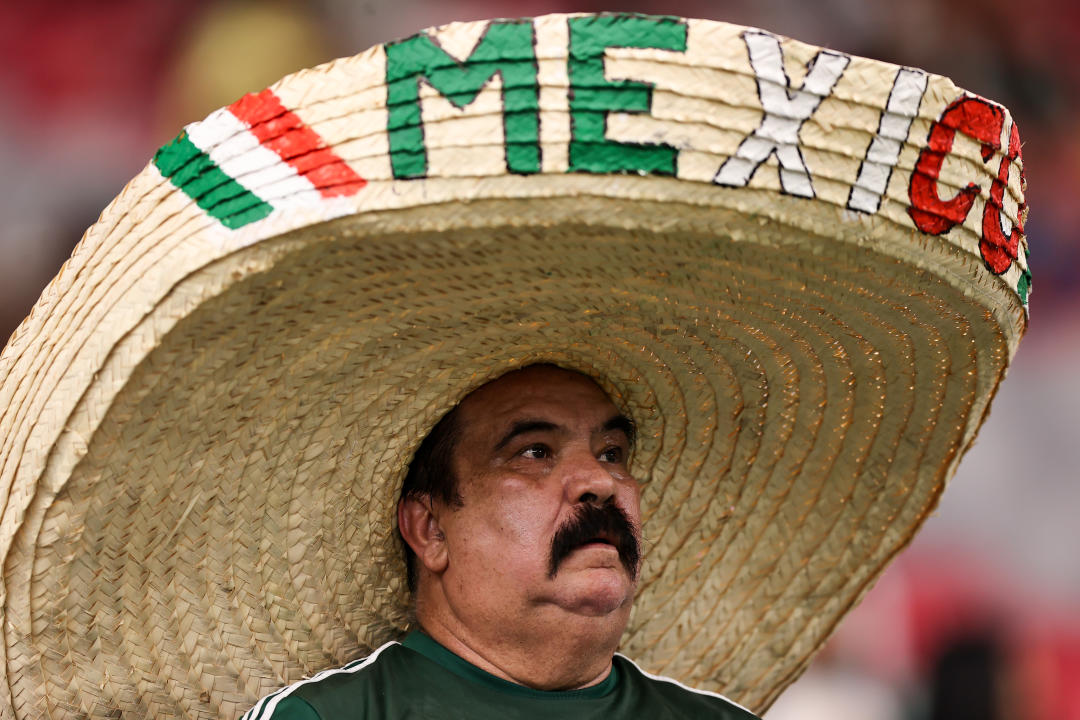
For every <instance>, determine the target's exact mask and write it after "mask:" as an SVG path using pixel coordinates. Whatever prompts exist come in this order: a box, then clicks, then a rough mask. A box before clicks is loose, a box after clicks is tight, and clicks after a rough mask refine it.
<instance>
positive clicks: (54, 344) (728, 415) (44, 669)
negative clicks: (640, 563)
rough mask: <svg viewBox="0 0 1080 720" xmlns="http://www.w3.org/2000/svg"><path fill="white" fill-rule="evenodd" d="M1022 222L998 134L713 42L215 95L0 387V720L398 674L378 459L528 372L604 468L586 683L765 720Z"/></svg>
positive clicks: (944, 100) (873, 542)
mask: <svg viewBox="0 0 1080 720" xmlns="http://www.w3.org/2000/svg"><path fill="white" fill-rule="evenodd" d="M785 98H786V101H785ZM792 123H794V126H792ZM792 127H794V130H793V129H792ZM1014 140H1015V142H1013V141H1014ZM770 143H772V144H771V145H770ZM755 158H756V159H755ZM725 168H727V169H725ZM1022 185H1023V180H1022V173H1021V164H1020V158H1019V142H1018V136H1017V135H1016V132H1015V126H1014V125H1013V123H1012V121H1011V119H1010V118H1009V115H1008V113H1007V112H1006V111H1005V110H1004V109H1002V108H1000V107H999V106H997V105H994V104H992V103H989V102H988V101H985V100H983V99H981V98H977V97H975V96H972V95H970V94H967V93H964V92H963V91H961V90H959V89H957V88H956V87H955V86H954V85H952V83H950V82H949V81H948V80H946V79H944V78H941V77H938V76H934V75H929V74H927V73H923V72H921V71H916V70H911V69H907V68H897V67H895V66H891V65H888V64H885V63H880V62H876V61H872V60H866V59H862V58H857V57H850V56H847V55H842V54H840V53H835V52H832V51H821V50H819V49H818V48H814V47H812V46H808V45H804V44H801V43H798V42H795V41H791V40H786V39H782V38H776V37H774V36H772V35H769V34H767V33H763V32H761V31H755V30H749V29H747V28H740V27H735V26H730V25H726V24H722V23H715V22H705V21H695V20H680V19H676V18H654V17H645V16H630V15H601V16H547V17H542V18H537V19H535V20H532V21H528V20H525V21H493V22H491V23H469V24H458V25H451V26H447V27H445V28H439V29H436V30H432V31H428V32H427V33H422V34H420V35H418V36H416V37H414V38H410V39H408V40H405V41H402V42H399V43H395V44H392V45H389V46H380V47H377V48H374V49H373V50H371V51H368V52H366V53H363V54H361V55H358V56H356V57H353V58H349V59H344V60H338V61H336V62H334V63H331V64H328V65H325V66H321V67H319V68H315V69H313V70H308V71H304V72H301V73H298V74H296V75H292V76H289V77H287V78H285V79H284V80H282V81H281V82H280V83H278V84H276V85H275V86H273V87H272V88H270V89H269V90H266V91H263V92H262V93H257V94H254V95H250V96H246V97H245V98H243V99H241V100H240V101H238V102H237V103H235V104H234V105H232V106H230V107H229V108H224V109H222V110H220V111H218V112H216V113H214V114H212V115H211V116H210V117H208V118H207V119H206V120H204V121H202V122H200V123H195V124H193V125H191V126H189V127H188V128H187V129H186V130H185V132H184V133H182V134H181V135H180V136H178V137H177V139H176V140H174V141H173V142H172V143H170V144H169V145H167V146H166V147H164V148H162V150H161V151H160V152H159V153H158V155H157V156H156V158H155V160H154V162H153V163H151V164H150V165H149V166H148V167H147V168H146V169H145V170H144V171H143V172H142V173H141V174H140V175H139V176H138V177H136V178H135V179H134V180H133V181H132V182H131V183H130V184H129V186H128V187H127V188H126V189H125V190H124V192H123V193H122V194H121V195H120V196H119V197H118V198H117V199H116V200H115V201H114V202H113V204H112V205H110V206H109V208H108V209H106V211H105V212H104V213H103V215H102V217H101V219H100V220H99V222H98V223H97V224H95V225H94V226H93V227H92V228H90V230H89V231H88V233H87V235H86V236H85V237H84V239H83V241H82V243H81V244H80V245H79V247H78V248H77V249H76V251H75V254H74V255H73V257H72V259H71V260H70V261H69V262H68V263H67V264H66V265H65V267H64V269H63V271H62V272H61V273H60V275H59V276H58V277H57V278H56V279H55V280H54V281H53V283H52V284H51V285H50V286H49V287H48V288H47V289H46V291H45V293H44V294H43V296H42V298H41V300H40V301H39V302H38V304H37V305H36V306H35V308H34V310H33V312H32V313H31V315H30V317H29V318H27V320H26V321H25V322H24V323H23V324H22V325H21V326H20V328H19V329H18V331H17V332H16V333H15V335H14V336H13V337H12V339H11V341H10V343H9V344H8V346H7V347H6V348H5V349H4V352H3V355H2V356H0V377H2V378H3V379H2V383H0V487H2V489H3V491H4V496H5V497H6V503H5V505H4V508H3V514H2V518H0V557H3V561H4V562H3V577H2V603H3V604H2V608H3V609H2V613H3V625H2V632H3V642H2V643H0V654H2V662H3V667H4V669H5V676H6V683H5V684H2V685H0V714H2V715H4V716H14V717H38V716H46V715H47V716H50V717H116V713H117V712H118V711H119V712H121V713H123V715H124V716H125V717H210V716H214V717H237V716H238V715H240V714H241V713H242V712H243V711H244V710H246V709H247V708H248V707H250V706H251V705H252V704H253V703H254V702H255V701H256V700H257V699H258V698H259V697H260V696H262V695H264V694H266V693H268V692H270V691H272V690H274V689H275V688H277V687H279V686H281V685H283V684H286V683H289V682H293V681H295V680H297V679H299V678H300V677H302V676H304V675H307V674H311V673H313V672H315V671H317V670H320V669H322V668H325V667H327V666H331V665H338V664H341V663H343V662H345V661H347V660H349V659H352V658H355V657H357V656H360V655H363V654H365V653H366V652H367V651H368V650H369V649H371V648H372V647H374V646H377V645H379V644H381V643H382V642H384V641H386V640H388V639H391V638H394V637H397V636H399V635H400V634H401V633H402V631H403V629H404V628H405V626H406V624H407V622H408V593H407V590H406V588H405V582H404V577H403V575H404V566H403V563H402V561H401V556H400V548H399V546H398V545H397V540H396V537H395V530H394V507H395V503H396V498H397V495H398V492H399V489H400V483H401V479H402V476H403V473H404V470H405V468H406V466H407V464H408V461H409V458H410V456H411V453H412V452H413V451H414V450H415V448H416V447H417V445H418V444H419V442H420V441H421V439H422V438H423V437H424V436H425V434H426V433H427V432H428V430H429V429H430V428H431V427H432V425H433V424H434V423H435V422H436V421H437V420H438V418H439V417H441V415H442V414H444V413H445V412H446V411H447V410H448V409H450V408H451V407H453V406H454V405H455V404H456V403H457V402H458V401H459V400H460V399H461V398H462V397H463V396H464V395H466V394H467V393H468V392H469V391H470V390H472V389H474V388H476V387H478V386H479V385H480V384H482V383H484V382H485V381H487V380H490V379H492V378H494V377H497V376H499V375H500V374H502V373H504V372H506V371H508V370H510V369H512V368H516V367H521V366H523V365H527V364H530V363H534V362H551V363H557V364H559V365H563V366H565V367H570V368H574V369H578V370H581V371H583V372H586V373H588V374H589V375H591V376H593V377H595V378H596V379H597V380H598V382H599V383H600V384H601V385H602V386H603V387H604V388H605V390H606V391H607V392H608V393H609V394H610V395H611V397H612V398H613V399H614V400H615V402H616V403H617V404H619V405H620V406H621V407H622V408H624V409H625V410H626V411H627V412H629V413H630V414H631V415H632V416H633V417H634V419H635V420H636V422H637V423H638V425H639V427H640V440H639V443H638V448H637V449H636V451H635V454H634V457H633V470H634V472H635V474H636V477H637V478H639V480H640V481H641V484H642V504H643V517H644V523H643V524H644V536H645V541H646V553H645V564H644V568H643V571H642V577H641V587H640V592H639V595H638V598H637V600H636V604H635V610H634V614H633V616H632V619H631V622H630V625H629V627H628V629H627V630H626V635H625V637H624V639H623V643H622V648H621V649H622V651H623V652H625V653H627V654H628V655H630V656H632V657H634V658H635V659H636V660H638V661H639V662H640V663H641V664H642V666H643V667H644V668H646V669H648V670H650V671H653V672H657V673H662V674H665V675H669V676H674V677H676V678H678V679H680V680H682V681H683V682H686V683H689V684H692V685H696V686H699V687H703V688H706V689H712V690H719V691H721V692H724V693H725V694H727V695H728V696H730V697H732V698H733V699H735V700H737V701H739V702H741V703H743V704H745V705H748V706H749V707H751V708H755V709H757V710H758V711H761V710H763V709H764V708H766V707H767V706H768V705H769V704H770V703H771V701H772V700H773V699H774V698H775V697H776V695H777V694H778V693H779V692H780V690H782V689H783V688H784V687H785V686H786V685H787V684H788V683H790V682H791V681H792V680H793V679H794V678H795V677H797V676H798V674H799V673H800V672H801V671H802V669H803V668H805V666H806V665H807V663H808V662H809V660H810V658H811V656H812V655H813V653H814V652H815V651H816V650H817V649H818V648H820V647H821V645H822V644H823V643H824V642H825V640H826V639H827V638H828V636H829V634H830V633H831V631H832V630H833V628H834V627H835V626H836V624H837V623H838V622H839V620H840V618H841V617H842V616H843V615H844V613H845V612H847V611H848V610H849V609H850V608H851V607H852V606H854V605H855V604H856V603H857V602H858V600H859V598H860V597H861V596H862V595H863V594H864V593H865V592H866V591H867V590H868V588H869V587H870V585H871V584H872V582H873V580H874V578H875V577H876V576H877V575H878V574H879V573H880V572H881V571H882V570H883V568H884V567H885V565H886V564H887V563H888V562H889V560H890V559H891V558H892V557H893V556H894V555H895V554H896V553H897V552H899V551H900V550H901V549H902V548H903V547H904V546H905V545H906V544H907V543H908V542H909V541H910V539H911V538H912V536H913V534H914V533H915V532H916V530H917V529H918V528H919V526H920V525H921V524H922V522H923V521H924V519H925V518H926V517H927V516H928V514H929V513H930V512H931V511H932V510H933V508H934V507H935V505H936V503H937V500H938V497H939V495H940V493H941V492H942V489H943V488H944V486H945V483H946V481H947V480H948V478H949V477H950V476H951V475H952V473H953V471H954V469H955V467H956V464H957V462H958V461H959V458H960V456H961V455H962V453H963V451H964V450H965V449H966V448H967V447H968V446H969V445H970V444H971V442H972V440H973V439H974V436H975V433H976V430H977V429H978V427H979V425H980V423H981V422H982V420H983V419H984V417H985V415H986V412H987V408H988V405H989V402H990V399H991V398H992V396H993V394H994V392H995V389H996V388H997V386H998V383H999V382H1000V380H1001V379H1002V377H1003V376H1004V373H1005V370H1006V367H1007V365H1008V362H1009V360H1010V359H1011V357H1012V355H1013V353H1014V351H1015V349H1016V346H1017V343H1018V341H1019V338H1020V336H1021V335H1022V333H1023V331H1024V329H1025V327H1026V295H1027V289H1028V280H1029V277H1030V276H1029V275H1028V272H1027V263H1026V258H1025V252H1024V251H1025V248H1026V240H1024V238H1023V236H1022V220H1023V214H1024V210H1023V187H1022Z"/></svg>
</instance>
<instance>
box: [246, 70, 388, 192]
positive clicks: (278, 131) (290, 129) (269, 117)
mask: <svg viewBox="0 0 1080 720" xmlns="http://www.w3.org/2000/svg"><path fill="white" fill-rule="evenodd" d="M229 112H231V113H232V114H233V115H235V116H236V117H237V118H238V119H240V120H241V121H243V122H244V123H246V124H247V125H248V127H250V128H251V132H252V133H253V134H254V135H255V137H256V138H258V140H259V144H260V145H262V146H263V147H265V148H267V149H269V150H273V151H274V152H275V153H277V155H278V157H280V158H281V159H282V160H284V161H285V162H287V163H288V164H289V165H290V166H291V167H292V168H293V169H294V170H296V172H297V174H299V175H302V176H304V177H305V178H307V179H308V180H309V181H310V182H311V184H312V185H314V186H315V188H316V189H318V191H319V193H320V194H321V195H322V196H323V197H339V196H343V195H353V194H355V193H356V192H358V191H359V190H360V189H361V188H363V187H364V186H365V185H367V181H366V180H364V179H363V178H362V177H360V176H359V175H357V174H356V173H355V172H354V171H353V169H352V168H350V167H349V166H348V165H347V164H346V163H345V161H344V160H342V159H341V158H340V157H339V156H338V155H337V154H336V153H335V152H334V151H333V150H331V149H330V148H328V147H326V143H325V142H324V141H323V139H322V137H321V136H320V135H319V134H318V133H317V132H315V131H314V130H312V129H311V128H310V127H308V126H307V125H305V124H304V123H303V122H302V121H301V120H300V118H299V117H298V116H297V115H296V113H294V112H291V111H289V110H286V109H285V106H284V105H282V104H281V100H280V99H279V98H278V96H277V95H275V94H274V93H273V92H271V91H270V90H263V91H262V92H260V93H250V94H248V95H245V96H244V97H242V98H240V99H239V100H237V101H236V102H234V103H233V104H232V105H230V106H229Z"/></svg>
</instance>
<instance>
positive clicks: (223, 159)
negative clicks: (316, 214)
mask: <svg viewBox="0 0 1080 720" xmlns="http://www.w3.org/2000/svg"><path fill="white" fill-rule="evenodd" d="M186 130H187V134H188V138H189V139H190V140H191V142H193V143H194V144H195V145H196V146H197V147H198V148H199V149H200V150H202V151H203V152H205V153H206V154H207V155H209V156H210V160H211V161H213V163H214V164H215V165H217V166H218V167H219V168H221V170H222V171H223V172H224V173H225V174H226V175H228V176H229V177H231V178H232V179H234V180H236V181H237V182H238V183H240V184H241V185H243V186H244V187H245V188H246V189H248V190H250V191H251V192H253V193H255V194H256V195H258V196H259V197H260V198H262V199H263V200H270V199H272V198H277V199H285V198H289V199H292V198H297V199H304V200H307V199H312V198H313V199H318V198H319V197H320V195H319V192H318V190H316V189H315V186H314V185H312V184H311V182H310V181H309V180H308V179H307V178H305V177H303V176H301V175H299V174H297V172H296V170H295V169H293V167H292V166H291V165H289V164H288V163H287V162H285V161H284V160H282V159H281V157H280V156H279V155H278V154H277V153H276V152H274V151H273V150H268V149H267V148H264V147H263V146H261V145H260V144H259V140H258V138H256V137H255V135H254V134H253V133H252V132H251V131H250V129H249V128H248V126H247V124H246V123H244V122H243V121H241V120H240V119H239V118H237V117H236V116H235V115H233V114H232V113H231V112H229V111H228V110H226V109H225V108H221V109H219V110H215V111H214V112H213V113H211V114H210V116H209V117H207V118H206V119H205V120H203V121H202V122H197V123H192V124H191V125H188V126H187V128H186Z"/></svg>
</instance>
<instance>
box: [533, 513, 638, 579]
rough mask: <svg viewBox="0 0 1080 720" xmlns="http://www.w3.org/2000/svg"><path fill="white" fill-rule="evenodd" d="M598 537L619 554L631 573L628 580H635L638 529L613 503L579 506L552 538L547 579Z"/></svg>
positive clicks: (627, 570) (552, 576)
mask: <svg viewBox="0 0 1080 720" xmlns="http://www.w3.org/2000/svg"><path fill="white" fill-rule="evenodd" d="M597 538H601V539H603V540H604V541H606V542H610V543H612V544H613V545H614V546H615V549H616V550H618V552H619V561H620V562H621V563H622V564H623V567H625V568H626V572H627V573H629V574H630V579H631V580H636V579H637V574H638V569H639V565H640V562H641V543H640V542H639V541H638V529H637V527H636V526H635V525H634V523H633V522H631V520H630V518H628V517H627V516H626V513H625V512H623V510H622V508H620V507H619V506H618V505H616V504H615V503H614V501H612V500H608V501H607V502H605V503H604V504H603V505H594V504H592V503H585V504H583V505H581V506H579V507H578V509H577V511H576V512H575V513H574V515H573V517H571V518H570V519H569V520H567V521H566V522H565V523H563V525H562V527H560V528H559V529H558V530H557V531H556V532H555V536H554V537H553V538H552V539H551V561H550V563H549V565H548V577H550V578H554V577H555V574H556V573H557V572H558V571H559V565H560V564H561V563H562V561H563V560H565V559H566V557H567V556H568V555H569V554H570V553H572V552H573V551H574V550H576V549H577V548H579V547H581V546H582V545H584V544H585V543H587V542H589V541H591V540H596V539H597Z"/></svg>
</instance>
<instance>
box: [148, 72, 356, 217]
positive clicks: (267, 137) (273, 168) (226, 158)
mask: <svg viewBox="0 0 1080 720" xmlns="http://www.w3.org/2000/svg"><path fill="white" fill-rule="evenodd" d="M154 164H155V165H156V166H157V167H158V170H160V171H161V174H162V175H164V176H165V177H167V178H168V179H169V180H170V181H171V182H172V183H173V184H174V185H176V186H177V187H178V188H180V189H181V190H182V191H183V192H184V193H185V194H187V195H188V196H189V197H190V198H191V199H193V200H194V201H195V202H196V204H198V206H199V207H201V208H202V209H203V210H205V211H206V212H207V213H208V214H209V215H210V216H211V217H214V218H216V219H217V220H220V221H221V223H222V224H223V225H225V226H226V227H228V228H230V229H234V230H235V229H236V228H239V227H242V226H244V225H247V224H248V223H252V222H255V221H257V220H261V219H263V218H264V217H266V216H267V215H269V214H270V213H271V212H272V211H273V209H274V208H275V207H278V206H280V205H281V204H282V203H286V202H288V203H292V202H297V201H300V202H318V201H319V200H320V199H321V198H329V197H341V196H347V195H353V194H355V193H356V192H358V191H359V190H360V189H361V188H363V187H364V186H365V185H366V184H367V181H366V180H364V179H363V178H361V177H360V176H359V175H357V174H356V172H355V171H353V169H352V168H350V167H349V166H348V165H347V164H346V163H345V161H344V160H342V159H341V158H340V157H339V156H338V155H337V154H336V153H334V152H333V150H331V149H330V148H328V147H327V146H326V142H325V141H324V140H323V139H322V137H320V136H319V134H318V133H316V132H315V131H314V130H312V129H311V128H310V127H308V126H307V125H304V124H303V122H301V121H300V118H299V117H298V116H297V115H296V113H294V112H290V111H288V110H286V109H285V108H284V106H283V105H282V104H281V100H280V99H278V97H277V96H276V95H274V93H272V92H271V91H269V90H264V91H262V92H260V93H252V94H249V95H245V96H244V97H242V98H240V100H238V101H236V102H235V103H233V104H232V105H230V106H229V107H227V108H221V109H219V110H216V111H214V112H212V113H210V115H209V116H208V117H207V118H206V119H205V120H202V121H201V122H196V123H192V124H190V125H188V126H187V127H186V128H185V129H184V131H183V132H181V133H180V135H178V136H177V137H176V138H175V139H174V140H173V141H172V142H170V143H168V144H167V145H165V146H164V147H162V148H161V149H160V150H158V152H157V154H156V155H155V156H154Z"/></svg>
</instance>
